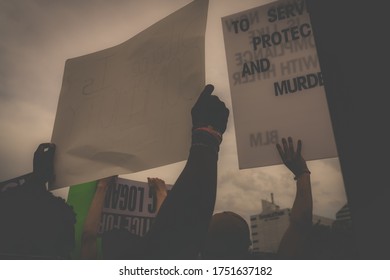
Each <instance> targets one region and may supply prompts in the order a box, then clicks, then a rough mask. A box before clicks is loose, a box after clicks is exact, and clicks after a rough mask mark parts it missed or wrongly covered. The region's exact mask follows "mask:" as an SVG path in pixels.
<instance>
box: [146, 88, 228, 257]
mask: <svg viewBox="0 0 390 280" xmlns="http://www.w3.org/2000/svg"><path fill="white" fill-rule="evenodd" d="M213 90H214V87H213V86H212V85H207V86H206V87H205V88H204V90H203V92H202V93H201V95H200V96H199V98H198V100H197V102H196V104H195V105H194V107H193V108H192V111H191V114H192V124H193V127H192V145H191V148H190V152H189V157H188V160H187V163H186V165H185V167H184V169H183V171H182V173H181V174H180V176H179V178H178V179H177V181H176V183H175V184H174V185H173V187H172V190H171V191H170V192H169V195H168V196H167V198H166V199H165V201H164V202H163V204H162V206H161V208H160V211H159V212H158V214H157V217H156V220H155V222H154V224H153V226H152V228H151V229H150V231H149V232H148V234H147V235H146V236H145V242H146V243H147V245H146V246H147V247H148V253H147V257H148V258H157V259H195V258H197V257H198V254H199V251H200V246H201V242H202V241H203V239H204V237H205V235H206V233H207V230H208V226H209V222H210V219H211V216H212V213H213V210H214V205H215V197H216V186H217V161H218V152H219V145H220V143H221V141H222V134H223V133H224V132H225V130H226V124H227V119H228V116H229V110H228V109H227V108H226V107H225V104H224V103H223V102H222V101H220V100H219V98H218V97H217V96H213V95H211V93H212V92H213Z"/></svg>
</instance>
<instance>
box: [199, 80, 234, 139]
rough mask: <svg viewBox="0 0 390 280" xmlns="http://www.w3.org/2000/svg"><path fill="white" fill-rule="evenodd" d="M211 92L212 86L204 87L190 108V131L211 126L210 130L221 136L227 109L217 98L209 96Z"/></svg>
mask: <svg viewBox="0 0 390 280" xmlns="http://www.w3.org/2000/svg"><path fill="white" fill-rule="evenodd" d="M213 90H214V86H213V85H210V84H209V85H206V86H205V88H204V90H203V92H202V93H201V94H200V96H199V98H198V100H197V101H196V103H195V105H194V107H192V110H191V115H192V129H193V130H194V129H196V128H199V127H210V126H211V128H212V129H214V130H216V131H218V132H219V133H220V134H223V133H224V132H225V130H226V125H227V120H228V117H229V109H228V108H226V106H225V103H223V102H222V101H221V100H219V98H218V97H217V96H215V95H211V93H212V92H213Z"/></svg>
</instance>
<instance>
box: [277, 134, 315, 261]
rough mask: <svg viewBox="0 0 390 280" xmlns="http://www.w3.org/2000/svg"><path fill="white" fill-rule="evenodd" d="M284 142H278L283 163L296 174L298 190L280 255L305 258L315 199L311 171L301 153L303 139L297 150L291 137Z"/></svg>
mask: <svg viewBox="0 0 390 280" xmlns="http://www.w3.org/2000/svg"><path fill="white" fill-rule="evenodd" d="M282 144H283V147H282V146H280V145H279V144H277V149H278V151H279V154H280V157H281V158H282V160H283V163H284V164H285V165H286V166H287V168H288V169H290V170H291V172H292V173H293V174H294V176H295V178H294V180H296V182H297V183H296V186H297V191H296V195H295V200H294V204H293V207H292V209H291V214H290V224H289V226H288V228H287V230H286V232H285V234H284V235H283V238H282V240H281V242H280V245H279V250H278V255H279V257H280V258H282V259H300V258H304V250H305V246H306V244H305V241H306V240H307V238H308V236H309V234H310V230H311V226H312V216H313V199H312V194H311V183H310V171H309V169H308V168H307V165H306V161H305V160H304V159H303V157H302V155H301V150H302V142H301V140H298V144H297V150H296V151H295V150H294V144H293V140H292V138H291V137H288V142H287V141H286V139H285V138H283V139H282Z"/></svg>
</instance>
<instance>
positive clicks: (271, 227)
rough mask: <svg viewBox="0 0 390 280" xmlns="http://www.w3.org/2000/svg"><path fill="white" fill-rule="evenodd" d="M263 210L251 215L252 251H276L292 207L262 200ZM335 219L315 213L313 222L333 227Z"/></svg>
mask: <svg viewBox="0 0 390 280" xmlns="http://www.w3.org/2000/svg"><path fill="white" fill-rule="evenodd" d="M261 204H262V208H263V211H262V212H261V213H260V214H257V215H251V216H250V224H251V235H252V251H253V252H265V253H276V252H277V250H278V247H279V243H280V241H281V240H282V237H283V234H284V233H285V232H286V230H287V227H288V225H289V223H290V212H291V209H290V208H284V209H280V207H279V206H278V205H276V204H275V203H274V201H273V194H271V202H269V201H267V200H264V199H262V200H261ZM333 221H334V220H333V219H329V218H326V217H322V216H318V215H313V224H321V225H325V226H329V227H331V225H332V223H333Z"/></svg>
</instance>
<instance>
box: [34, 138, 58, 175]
mask: <svg viewBox="0 0 390 280" xmlns="http://www.w3.org/2000/svg"><path fill="white" fill-rule="evenodd" d="M55 150H56V146H55V144H53V143H42V144H40V145H39V146H38V148H37V150H36V151H35V153H34V161H33V173H34V175H35V178H36V179H38V180H39V181H41V182H48V181H51V180H53V179H54V165H53V161H54V152H55Z"/></svg>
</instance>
